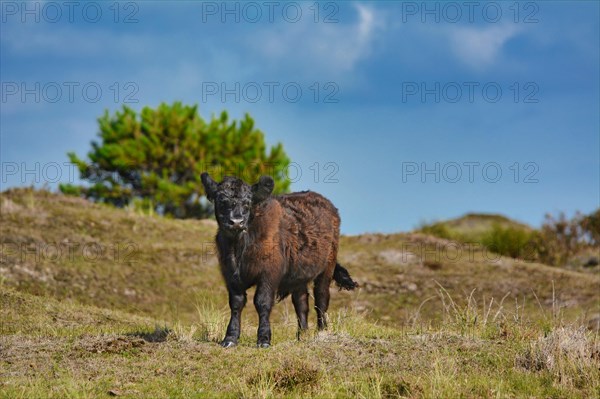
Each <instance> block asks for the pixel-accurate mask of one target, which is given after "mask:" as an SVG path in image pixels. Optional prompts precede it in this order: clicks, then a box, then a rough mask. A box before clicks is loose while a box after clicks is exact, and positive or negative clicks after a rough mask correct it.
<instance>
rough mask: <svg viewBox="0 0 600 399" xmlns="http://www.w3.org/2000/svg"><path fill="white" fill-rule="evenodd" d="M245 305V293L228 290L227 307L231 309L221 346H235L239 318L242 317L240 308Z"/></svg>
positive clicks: (238, 332)
mask: <svg viewBox="0 0 600 399" xmlns="http://www.w3.org/2000/svg"><path fill="white" fill-rule="evenodd" d="M244 305H246V293H245V292H241V293H240V292H236V291H235V290H232V289H230V290H229V308H230V309H231V318H230V319H229V325H228V326H227V333H226V334H225V338H224V339H223V341H221V346H222V347H224V348H229V347H230V346H235V345H236V344H237V341H238V339H239V338H240V330H241V328H240V324H241V322H240V319H241V317H242V309H243V308H244Z"/></svg>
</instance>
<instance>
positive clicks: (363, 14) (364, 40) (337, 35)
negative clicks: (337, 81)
mask: <svg viewBox="0 0 600 399" xmlns="http://www.w3.org/2000/svg"><path fill="white" fill-rule="evenodd" d="M353 6H354V9H355V11H356V15H357V21H356V22H354V23H352V24H343V23H341V22H338V23H323V22H321V23H318V24H315V23H313V22H312V21H311V20H310V19H309V18H306V19H303V20H302V21H301V22H299V23H296V24H284V25H281V26H278V27H277V28H276V29H273V27H269V29H268V30H267V29H265V30H264V31H263V32H261V34H260V35H259V38H258V40H257V38H256V37H253V38H252V39H251V42H249V46H250V47H251V48H253V50H254V51H257V52H259V53H260V54H262V55H263V56H265V57H266V58H267V59H268V60H269V61H270V62H273V63H277V64H282V63H284V64H287V65H288V66H291V67H299V68H302V69H307V70H311V71H313V72H315V71H317V72H323V71H327V72H335V73H339V72H347V71H351V70H352V69H354V68H355V66H356V64H357V63H358V62H359V61H360V60H362V59H365V58H367V57H368V56H369V55H370V54H371V51H372V44H373V41H374V38H375V36H376V33H377V32H378V30H380V29H382V28H383V27H384V23H383V20H382V18H381V17H382V16H381V15H380V14H379V13H377V12H376V10H375V9H374V8H372V7H371V6H368V5H365V4H359V3H356V4H354V5H353Z"/></svg>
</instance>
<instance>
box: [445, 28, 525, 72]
mask: <svg viewBox="0 0 600 399" xmlns="http://www.w3.org/2000/svg"><path fill="white" fill-rule="evenodd" d="M520 31H521V30H520V29H519V28H518V27H517V25H515V24H510V25H494V26H491V27H488V28H483V29H481V28H466V27H454V28H452V30H450V35H449V38H450V45H451V48H452V51H453V52H454V54H455V55H456V56H457V57H458V58H459V59H460V61H462V62H463V63H465V64H467V65H468V66H470V67H473V68H475V69H481V68H484V67H487V66H489V65H492V64H493V63H494V62H495V61H496V60H497V58H498V56H499V54H500V53H501V51H502V47H503V46H504V45H505V44H506V42H507V41H508V40H510V39H511V38H513V37H514V36H516V35H517V34H518V33H520Z"/></svg>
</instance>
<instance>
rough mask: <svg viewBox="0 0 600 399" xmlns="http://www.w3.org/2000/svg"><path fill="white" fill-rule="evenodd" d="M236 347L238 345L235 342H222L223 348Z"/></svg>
mask: <svg viewBox="0 0 600 399" xmlns="http://www.w3.org/2000/svg"><path fill="white" fill-rule="evenodd" d="M236 345H237V344H236V343H235V342H233V341H223V342H221V346H222V347H223V348H232V347H234V346H236Z"/></svg>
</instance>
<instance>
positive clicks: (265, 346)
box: [256, 342, 271, 348]
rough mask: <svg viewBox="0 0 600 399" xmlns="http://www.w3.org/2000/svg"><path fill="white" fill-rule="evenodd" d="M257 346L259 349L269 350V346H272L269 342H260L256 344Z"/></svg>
mask: <svg viewBox="0 0 600 399" xmlns="http://www.w3.org/2000/svg"><path fill="white" fill-rule="evenodd" d="M256 346H257V347H259V348H268V347H269V346H271V344H270V343H268V342H259V343H258V344H256Z"/></svg>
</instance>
